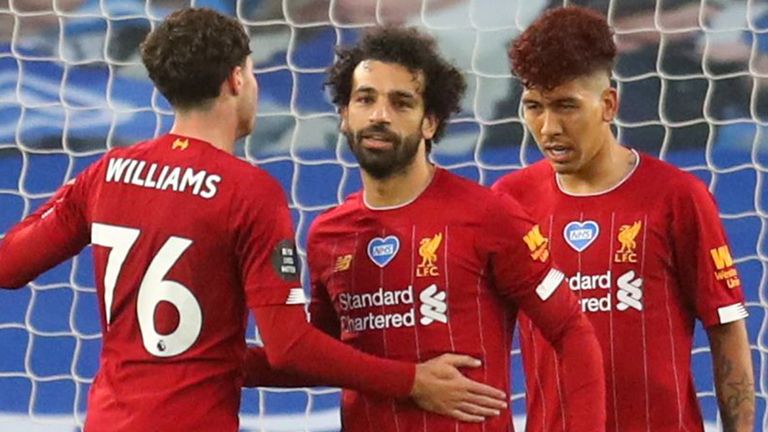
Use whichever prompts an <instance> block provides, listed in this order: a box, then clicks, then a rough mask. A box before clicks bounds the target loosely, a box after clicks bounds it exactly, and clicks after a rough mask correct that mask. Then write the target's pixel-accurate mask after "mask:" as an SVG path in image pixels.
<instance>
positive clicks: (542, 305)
mask: <svg viewBox="0 0 768 432" xmlns="http://www.w3.org/2000/svg"><path fill="white" fill-rule="evenodd" d="M485 221H486V227H485V232H484V233H483V235H482V236H481V238H482V239H487V243H486V247H487V248H488V250H489V252H490V267H491V273H490V275H491V276H492V278H493V281H492V282H493V286H495V288H496V289H497V290H498V291H499V293H500V294H501V295H502V296H503V297H504V298H505V299H507V300H508V301H509V302H510V307H511V308H515V307H518V308H520V309H521V310H522V311H524V312H525V313H526V315H528V316H529V317H530V319H531V320H532V321H533V323H534V324H535V325H536V327H538V328H539V330H540V331H541V333H542V335H543V336H544V337H545V338H546V339H547V340H548V342H549V343H550V344H551V345H552V347H553V348H554V349H555V351H556V353H557V356H558V360H559V362H560V365H561V369H562V371H563V375H562V379H563V382H564V387H565V400H564V404H565V406H566V407H567V409H564V412H566V413H567V414H568V418H567V424H568V430H569V431H571V432H580V431H585V432H586V431H589V432H597V431H603V430H604V428H605V421H606V411H605V403H604V401H605V372H604V368H603V359H602V351H601V349H600V345H599V343H598V341H597V338H596V336H595V333H594V329H593V328H592V325H591V324H590V323H589V321H588V319H587V318H586V317H585V316H584V314H583V313H582V312H581V309H580V307H579V304H578V302H577V301H576V298H575V297H574V296H573V294H572V293H571V290H570V289H569V288H568V286H567V283H566V282H565V277H564V275H563V273H562V272H560V271H558V270H556V269H554V268H552V267H551V266H550V263H549V253H548V250H547V239H546V238H544V237H543V236H541V235H540V231H539V227H538V226H537V225H534V224H533V222H532V221H531V220H530V219H529V218H528V217H527V216H526V215H525V212H524V211H523V210H522V209H521V208H520V206H519V204H517V202H516V201H514V200H512V199H509V198H507V197H499V199H498V200H493V201H492V202H490V203H489V208H488V212H487V214H486V217H485ZM526 239H527V241H526ZM534 240H535V241H534Z"/></svg>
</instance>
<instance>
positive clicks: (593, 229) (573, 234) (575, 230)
mask: <svg viewBox="0 0 768 432" xmlns="http://www.w3.org/2000/svg"><path fill="white" fill-rule="evenodd" d="M598 234H600V226H599V225H598V224H597V222H595V221H584V222H576V221H573V222H569V223H568V225H566V226H565V229H564V230H563V237H565V241H566V242H567V243H568V244H569V245H570V246H571V247H572V248H573V249H575V250H576V252H583V251H584V249H586V248H588V247H589V245H591V244H592V243H593V242H594V241H595V239H596V238H597V235H598Z"/></svg>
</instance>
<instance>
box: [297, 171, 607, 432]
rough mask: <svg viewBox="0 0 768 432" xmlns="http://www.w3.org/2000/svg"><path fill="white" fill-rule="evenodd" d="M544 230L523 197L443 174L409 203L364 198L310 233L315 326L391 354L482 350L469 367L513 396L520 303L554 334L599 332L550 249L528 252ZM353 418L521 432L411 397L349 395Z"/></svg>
mask: <svg viewBox="0 0 768 432" xmlns="http://www.w3.org/2000/svg"><path fill="white" fill-rule="evenodd" d="M535 230H536V228H535V227H534V225H533V223H531V221H530V219H529V218H528V217H527V216H525V215H524V213H523V212H522V210H521V209H520V208H519V207H518V206H517V204H516V203H515V202H514V201H512V200H510V199H508V198H506V197H503V196H501V195H498V194H495V193H493V192H492V191H490V190H489V189H486V188H483V187H481V186H479V185H477V184H474V183H472V182H470V181H468V180H465V179H462V178H460V177H457V176H455V175H453V174H451V173H449V172H447V171H444V170H442V169H437V171H436V173H435V176H434V178H433V180H432V182H431V184H430V185H429V187H428V188H427V189H426V190H425V191H424V192H423V193H422V194H421V195H420V196H418V197H417V198H416V199H415V200H413V201H412V202H410V203H407V204H404V205H401V206H397V207H390V208H370V207H369V206H367V205H366V204H365V202H364V199H363V197H362V194H360V193H357V194H353V195H352V196H351V197H350V198H348V199H347V200H346V201H345V202H344V203H343V204H341V205H340V206H339V207H337V208H335V209H333V210H330V211H328V212H326V213H324V214H322V215H320V216H319V217H318V218H317V219H316V220H315V222H314V223H313V225H312V227H311V228H310V233H309V240H308V260H309V267H310V274H311V281H312V302H311V304H310V313H311V320H312V322H313V324H315V325H316V326H318V327H319V328H321V329H323V330H324V331H326V332H328V333H329V334H331V335H334V336H336V337H339V338H340V339H341V340H343V341H345V342H347V343H349V344H351V345H353V346H354V347H356V348H358V349H360V350H362V351H364V352H368V353H372V354H375V355H379V356H383V357H387V358H392V359H399V360H406V361H423V360H428V359H430V358H433V357H436V356H438V355H440V354H443V353H448V352H452V353H461V354H467V355H471V356H473V357H476V358H478V359H480V360H482V362H483V365H482V367H481V368H479V369H473V370H467V371H465V372H466V373H467V375H468V376H469V377H470V378H472V379H475V380H479V381H481V382H485V383H488V384H490V385H492V386H494V387H496V388H499V389H502V390H504V391H509V355H510V348H511V335H512V331H513V326H514V321H515V317H516V313H517V309H518V307H520V308H522V309H525V310H527V311H528V313H529V314H530V315H531V316H533V317H534V320H535V321H536V322H537V323H539V324H540V325H541V326H542V328H544V329H545V331H546V332H547V334H548V335H549V337H551V338H553V339H557V338H558V337H559V335H560V334H561V333H562V332H563V328H564V327H565V326H567V325H569V324H568V323H569V322H573V321H574V320H576V319H580V320H583V322H584V324H585V326H586V327H587V328H588V327H589V326H588V324H587V322H586V320H585V319H584V318H583V316H582V315H581V314H579V312H578V304H577V303H576V299H575V296H573V295H572V294H571V293H570V292H569V291H568V290H567V289H566V288H565V286H564V285H563V283H562V274H561V273H560V272H559V271H557V270H555V269H552V268H551V267H550V264H549V261H548V259H547V258H548V252H547V250H546V245H545V244H536V245H535V247H534V248H532V249H529V248H528V247H526V241H527V240H525V239H526V238H529V237H531V232H533V231H535ZM558 287H560V289H557V288H558ZM581 345H582V347H584V346H585V345H586V346H585V347H584V349H585V350H587V349H589V347H590V346H589V345H588V344H584V343H583V342H582V343H581ZM594 350H595V354H596V355H599V353H598V348H597V346H596V345H595V346H594ZM574 357H575V356H574ZM598 361H599V360H598ZM600 384H601V385H602V383H600ZM600 388H601V387H600ZM585 411H589V410H588V409H587V410H585ZM595 412H597V411H595ZM342 423H343V428H344V430H345V431H346V432H362V431H366V432H374V431H375V432H389V431H392V432H395V431H397V432H409V431H414V432H415V431H487V432H494V431H511V430H512V422H511V417H510V415H509V413H505V414H502V415H501V416H498V417H495V418H491V419H489V420H487V421H486V422H484V423H481V424H471V423H461V422H457V421H454V420H451V419H448V418H446V417H442V416H439V415H435V414H431V413H427V412H424V411H422V410H420V409H418V408H417V406H416V405H415V404H414V403H413V402H412V401H410V400H395V399H386V398H377V397H374V396H371V395H367V394H363V393H360V392H356V391H350V390H345V391H344V392H343V396H342ZM585 430H600V429H599V428H598V429H591V428H589V429H585Z"/></svg>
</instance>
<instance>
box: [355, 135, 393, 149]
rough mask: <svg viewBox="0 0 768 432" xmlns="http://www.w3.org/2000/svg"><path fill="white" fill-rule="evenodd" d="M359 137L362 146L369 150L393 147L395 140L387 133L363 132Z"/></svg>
mask: <svg viewBox="0 0 768 432" xmlns="http://www.w3.org/2000/svg"><path fill="white" fill-rule="evenodd" d="M360 138H361V140H360V141H361V143H362V144H363V147H365V148H367V149H370V150H387V149H390V148H392V147H394V142H395V139H394V137H392V136H391V135H389V134H363V135H362V136H361V137H360Z"/></svg>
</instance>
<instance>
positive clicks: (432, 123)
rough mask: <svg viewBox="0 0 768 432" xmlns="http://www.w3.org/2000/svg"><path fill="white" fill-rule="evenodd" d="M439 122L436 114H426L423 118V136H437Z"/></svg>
mask: <svg viewBox="0 0 768 432" xmlns="http://www.w3.org/2000/svg"><path fill="white" fill-rule="evenodd" d="M439 123H440V122H438V121H437V117H435V115H434V114H426V115H425V116H424V118H423V119H422V120H421V136H422V137H424V139H428V140H431V139H432V138H433V137H434V136H435V132H436V131H437V126H438V124H439Z"/></svg>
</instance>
